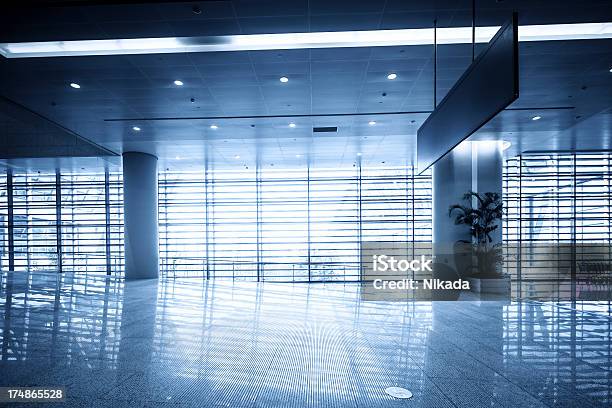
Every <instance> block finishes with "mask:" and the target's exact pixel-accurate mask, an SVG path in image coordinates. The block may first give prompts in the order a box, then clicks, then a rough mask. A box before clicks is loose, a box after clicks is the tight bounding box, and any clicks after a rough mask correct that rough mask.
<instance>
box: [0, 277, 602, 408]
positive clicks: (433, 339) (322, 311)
mask: <svg viewBox="0 0 612 408" xmlns="http://www.w3.org/2000/svg"><path fill="white" fill-rule="evenodd" d="M561 306H562V307H557V305H555V304H552V303H530V302H525V303H516V302H513V303H509V302H506V303H504V302H482V303H480V302H454V303H453V302H435V303H433V304H432V303H429V302H418V303H383V302H362V301H359V295H358V287H357V286H356V285H354V284H346V285H344V284H303V283H301V284H287V283H264V284H256V283H242V282H241V283H232V282H231V281H210V282H203V281H200V280H195V279H184V280H162V281H160V282H159V283H158V282H156V281H137V282H128V283H125V282H123V281H121V280H114V279H110V280H107V279H105V278H103V277H91V276H89V277H87V278H86V277H83V276H74V275H63V276H58V275H53V274H25V273H18V274H6V273H5V274H3V275H1V280H0V319H1V323H0V346H1V348H0V374H1V375H0V386H27V385H39V386H45V385H49V386H51V385H64V386H66V387H67V394H68V401H67V403H66V406H83V407H89V406H109V407H121V406H126V407H137V406H171V407H196V406H205V407H211V406H212V407H216V406H219V407H221V406H226V407H404V406H406V407H436V408H441V407H479V406H487V407H490V406H501V407H521V406H528V407H546V406H564V407H565V406H575V407H589V406H607V405H608V404H610V403H611V402H612V385H611V384H612V377H611V375H610V371H611V369H612V339H611V337H610V336H611V334H610V329H611V322H612V321H611V320H610V318H609V313H607V311H608V310H609V305H601V304H600V305H594V304H583V305H579V306H581V307H583V308H584V310H583V311H576V305H571V304H563V305H561ZM389 386H401V387H405V388H408V389H409V390H411V391H412V392H413V394H414V398H413V399H411V400H394V399H393V398H392V397H390V396H388V395H386V394H385V393H384V389H385V388H386V387H389ZM60 405H61V404H55V406H60ZM15 406H16V405H15ZM39 406H40V405H39Z"/></svg>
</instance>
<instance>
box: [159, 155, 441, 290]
mask: <svg viewBox="0 0 612 408" xmlns="http://www.w3.org/2000/svg"><path fill="white" fill-rule="evenodd" d="M430 178H431V177H430V176H428V175H427V176H415V175H414V174H413V171H412V169H411V168H405V167H402V168H392V167H384V168H361V167H359V166H357V165H356V166H355V167H351V168H347V169H337V168H335V169H309V168H303V169H289V170H288V169H274V168H265V169H258V170H246V169H245V170H241V171H228V170H216V171H208V172H195V173H171V172H164V173H161V174H160V184H159V196H160V202H159V204H160V205H159V209H160V210H159V211H160V248H161V258H162V274H164V275H166V276H170V277H180V276H202V277H207V278H213V277H222V278H231V279H243V280H260V281H269V280H277V281H338V280H339V281H350V280H358V279H359V273H360V266H361V265H360V242H361V241H362V240H364V241H368V240H372V241H381V240H385V241H406V240H407V241H422V242H430V241H431V179H430Z"/></svg>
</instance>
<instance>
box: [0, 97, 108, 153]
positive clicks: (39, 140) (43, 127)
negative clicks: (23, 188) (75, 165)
mask: <svg viewBox="0 0 612 408" xmlns="http://www.w3.org/2000/svg"><path fill="white" fill-rule="evenodd" d="M0 146H1V147H0V159H17V158H41V157H99V156H116V155H117V154H116V153H114V152H112V151H110V150H108V149H105V148H103V147H101V146H98V145H97V144H95V143H92V142H90V141H88V140H86V139H85V138H83V137H81V136H79V135H78V134H76V133H74V132H72V131H71V130H69V129H66V128H64V127H63V126H61V125H59V124H57V123H55V122H53V121H51V120H49V119H47V118H45V117H43V116H41V115H39V114H37V113H36V112H33V111H31V110H29V109H27V108H25V107H23V106H21V105H19V104H18V103H16V102H13V101H11V100H10V99H7V98H4V97H1V96H0Z"/></svg>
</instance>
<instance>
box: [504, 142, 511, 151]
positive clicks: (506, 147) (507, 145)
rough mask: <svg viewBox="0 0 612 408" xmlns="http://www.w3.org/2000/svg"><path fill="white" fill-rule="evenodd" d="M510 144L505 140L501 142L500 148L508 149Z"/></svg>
mask: <svg viewBox="0 0 612 408" xmlns="http://www.w3.org/2000/svg"><path fill="white" fill-rule="evenodd" d="M510 146H512V143H510V142H508V141H507V140H505V141H503V142H502V150H508V149H509V148H510Z"/></svg>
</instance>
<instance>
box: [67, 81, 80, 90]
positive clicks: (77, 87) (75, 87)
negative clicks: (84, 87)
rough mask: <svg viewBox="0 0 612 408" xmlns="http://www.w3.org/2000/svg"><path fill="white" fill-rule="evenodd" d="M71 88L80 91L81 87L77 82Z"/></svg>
mask: <svg viewBox="0 0 612 408" xmlns="http://www.w3.org/2000/svg"><path fill="white" fill-rule="evenodd" d="M70 86H71V87H73V88H74V89H80V88H81V85H79V84H77V83H76V82H71V83H70Z"/></svg>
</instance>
